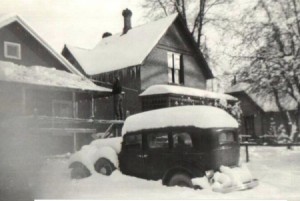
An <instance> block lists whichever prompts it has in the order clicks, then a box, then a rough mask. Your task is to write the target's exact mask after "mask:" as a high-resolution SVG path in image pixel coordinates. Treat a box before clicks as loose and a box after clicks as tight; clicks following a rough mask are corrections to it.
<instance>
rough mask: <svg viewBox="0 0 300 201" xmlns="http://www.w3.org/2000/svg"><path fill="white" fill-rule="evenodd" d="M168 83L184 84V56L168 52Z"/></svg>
mask: <svg viewBox="0 0 300 201" xmlns="http://www.w3.org/2000/svg"><path fill="white" fill-rule="evenodd" d="M168 81H169V83H174V84H183V82H184V80H183V65H182V55H180V54H177V53H173V52H168Z"/></svg>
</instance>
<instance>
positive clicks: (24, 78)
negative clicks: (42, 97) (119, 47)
mask: <svg viewBox="0 0 300 201" xmlns="http://www.w3.org/2000/svg"><path fill="white" fill-rule="evenodd" d="M0 80H1V81H8V82H18V83H25V84H33V85H44V86H53V87H62V88H71V89H80V90H88V91H98V92H111V89H108V88H105V87H100V86H97V85H95V84H94V83H93V82H92V81H90V80H89V79H87V78H84V77H82V76H79V75H75V74H74V73H68V72H66V71H62V70H57V69H55V68H49V67H43V66H31V67H28V66H22V65H17V64H14V63H11V62H4V61H0Z"/></svg>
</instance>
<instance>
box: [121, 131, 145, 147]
mask: <svg viewBox="0 0 300 201" xmlns="http://www.w3.org/2000/svg"><path fill="white" fill-rule="evenodd" d="M123 145H124V146H125V148H126V149H141V148H142V134H134V135H127V136H125V137H124V143H123Z"/></svg>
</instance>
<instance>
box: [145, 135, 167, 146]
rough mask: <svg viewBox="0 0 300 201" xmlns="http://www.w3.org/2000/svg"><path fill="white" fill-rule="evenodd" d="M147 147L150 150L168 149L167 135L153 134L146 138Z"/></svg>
mask: <svg viewBox="0 0 300 201" xmlns="http://www.w3.org/2000/svg"><path fill="white" fill-rule="evenodd" d="M147 141H148V147H149V148H151V149H157V148H169V138H168V133H153V134H149V135H148V136H147Z"/></svg>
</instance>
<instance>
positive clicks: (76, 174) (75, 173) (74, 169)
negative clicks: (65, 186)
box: [70, 162, 91, 179]
mask: <svg viewBox="0 0 300 201" xmlns="http://www.w3.org/2000/svg"><path fill="white" fill-rule="evenodd" d="M70 168H71V178H72V179H83V178H86V177H89V176H90V175H91V173H90V171H89V170H88V169H87V168H86V167H85V165H83V164H82V163H80V162H75V163H73V164H71V165H70Z"/></svg>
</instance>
